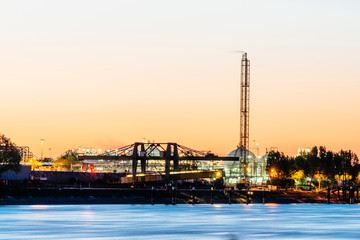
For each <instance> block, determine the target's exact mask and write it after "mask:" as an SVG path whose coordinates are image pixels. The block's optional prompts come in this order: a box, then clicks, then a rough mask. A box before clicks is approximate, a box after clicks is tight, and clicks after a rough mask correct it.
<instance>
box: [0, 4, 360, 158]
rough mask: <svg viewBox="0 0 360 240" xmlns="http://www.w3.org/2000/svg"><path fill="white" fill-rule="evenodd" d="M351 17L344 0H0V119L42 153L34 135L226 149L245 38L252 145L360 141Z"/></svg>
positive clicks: (54, 142)
mask: <svg viewBox="0 0 360 240" xmlns="http://www.w3.org/2000/svg"><path fill="white" fill-rule="evenodd" d="M359 29H360V2H359V1H350V0H349V1H331V0H327V1H325V0H323V1H321V0H319V1H311V0H301V1H300V0H299V1H286V0H284V1H280V0H279V1H276V0H275V1H266V0H263V1H258V0H255V1H229V0H227V1H212V0H206V1H205V0H204V1H186V0H185V1H145V0H143V1H115V0H114V1H111V0H108V1H92V0H86V1H85V0H77V1H76V0H71V1H70V0H62V1H46V0H44V1H39V0H32V1H25V0H24V1H17V0H14V1H5V0H0V81H1V99H2V104H1V105H0V110H1V118H0V132H1V133H2V134H5V135H6V136H7V137H9V138H11V139H12V140H13V141H14V142H15V143H16V144H17V145H21V146H29V147H30V150H31V151H32V152H33V153H34V154H35V155H38V156H39V155H40V139H45V141H44V149H45V150H44V153H45V156H48V157H56V156H58V155H60V154H62V153H63V152H65V151H66V150H67V149H71V148H77V147H80V146H81V147H94V148H102V149H106V148H116V147H120V146H124V145H129V144H132V143H133V142H135V141H143V140H144V139H146V140H151V141H153V140H154V141H155V142H177V143H179V144H181V145H184V146H187V147H190V148H193V149H197V150H210V151H212V152H213V153H216V154H220V155H226V154H227V153H229V152H231V150H233V149H235V148H236V146H237V144H238V142H239V129H240V127H239V112H240V110H239V108H240V103H239V98H240V87H239V85H240V82H239V79H240V60H241V55H240V54H239V53H237V51H238V50H242V51H246V52H247V53H248V58H249V60H250V65H251V70H250V75H251V76H250V82H251V83H250V85H251V87H250V92H251V93H250V95H251V99H250V145H251V146H250V148H251V149H252V148H253V147H254V146H255V144H256V143H258V144H259V154H264V153H265V152H266V149H270V148H271V147H277V148H278V149H279V151H282V152H284V153H285V154H289V155H295V154H296V153H297V149H298V148H299V147H312V146H326V147H327V148H328V149H329V150H333V151H338V150H340V149H347V150H348V149H350V150H352V151H354V152H355V153H357V154H360V144H359V135H360V127H359V123H360V106H359V104H360V94H359V89H360V81H359V80H360V67H359V62H360V31H359ZM50 149H51V150H50ZM254 151H255V149H254Z"/></svg>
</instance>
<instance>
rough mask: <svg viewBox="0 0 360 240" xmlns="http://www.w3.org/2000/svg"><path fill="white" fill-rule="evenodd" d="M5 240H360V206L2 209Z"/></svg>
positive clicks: (1, 234) (0, 230)
mask: <svg viewBox="0 0 360 240" xmlns="http://www.w3.org/2000/svg"><path fill="white" fill-rule="evenodd" d="M0 238H1V239H206V240H210V239H234V240H235V239H359V238H360V205H311V204H308V205H307V204H304V205H271V204H268V205H261V204H258V205H257V204H254V205H248V206H246V205H213V206H211V205H195V206H192V205H175V206H172V205H154V206H151V205H20V206H0Z"/></svg>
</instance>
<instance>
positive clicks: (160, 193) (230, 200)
mask: <svg viewBox="0 0 360 240" xmlns="http://www.w3.org/2000/svg"><path fill="white" fill-rule="evenodd" d="M193 202H194V203H193ZM356 202H357V201H356V199H355V201H353V203H356ZM247 203H248V204H263V203H266V204H272V203H273V204H307V203H310V204H311V203H313V204H328V199H327V195H326V193H325V192H306V191H293V190H288V191H266V192H264V191H255V190H253V191H249V192H248V193H247V192H246V191H238V190H230V191H229V190H213V191H211V190H208V189H196V190H192V189H177V190H176V191H171V190H166V189H154V190H152V189H137V188H135V189H131V188H130V189H124V188H121V189H120V188H83V189H76V188H16V189H0V205H43V204H46V205H48V204H49V205H50V204H51V205H58V204H149V205H151V204H166V205H171V204H172V205H174V204H196V205H197V204H247ZM330 203H331V204H349V203H350V200H349V199H345V200H344V199H341V198H340V199H339V198H338V196H337V195H336V194H331V197H330Z"/></svg>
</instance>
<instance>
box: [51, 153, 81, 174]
mask: <svg viewBox="0 0 360 240" xmlns="http://www.w3.org/2000/svg"><path fill="white" fill-rule="evenodd" d="M77 162H78V156H77V153H76V152H74V151H71V150H70V151H67V152H66V153H65V155H63V156H61V157H59V158H58V159H56V160H55V166H54V167H55V168H65V169H68V170H69V169H71V168H72V165H74V164H75V163H77Z"/></svg>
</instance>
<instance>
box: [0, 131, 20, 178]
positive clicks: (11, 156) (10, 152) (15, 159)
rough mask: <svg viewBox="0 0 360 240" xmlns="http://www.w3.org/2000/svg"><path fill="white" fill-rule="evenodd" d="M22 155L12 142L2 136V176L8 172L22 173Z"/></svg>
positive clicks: (0, 138) (0, 167) (0, 159)
mask: <svg viewBox="0 0 360 240" xmlns="http://www.w3.org/2000/svg"><path fill="white" fill-rule="evenodd" d="M20 161H21V154H20V151H19V149H18V148H17V147H16V145H15V144H14V143H12V142H11V140H10V139H9V138H7V137H5V136H4V135H2V134H1V135H0V174H1V173H3V172H5V171H7V170H13V171H16V172H18V171H20Z"/></svg>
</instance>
